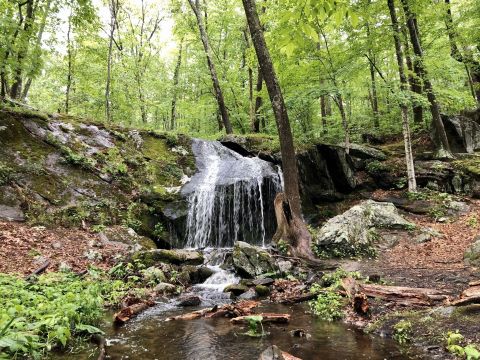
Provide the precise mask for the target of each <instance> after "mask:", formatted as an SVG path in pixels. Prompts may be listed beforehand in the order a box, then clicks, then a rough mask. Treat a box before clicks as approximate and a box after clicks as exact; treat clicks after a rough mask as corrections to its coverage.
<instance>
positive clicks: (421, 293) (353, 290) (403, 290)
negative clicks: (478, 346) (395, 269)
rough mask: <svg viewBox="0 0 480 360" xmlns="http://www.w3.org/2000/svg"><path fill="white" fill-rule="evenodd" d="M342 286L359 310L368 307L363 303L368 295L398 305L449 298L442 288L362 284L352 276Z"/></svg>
mask: <svg viewBox="0 0 480 360" xmlns="http://www.w3.org/2000/svg"><path fill="white" fill-rule="evenodd" d="M342 287H343V288H344V289H345V291H346V293H347V296H348V297H349V298H350V299H352V301H353V302H355V301H357V302H358V303H357V305H356V307H357V309H359V310H362V308H367V309H368V304H365V303H362V301H363V302H364V301H366V300H367V299H366V297H373V298H378V299H383V300H386V301H391V302H394V303H396V304H397V305H405V306H413V305H417V306H431V305H433V304H436V303H439V302H443V301H445V300H447V299H448V295H447V293H446V292H445V291H442V290H437V289H429V288H412V287H405V286H387V285H377V284H360V283H358V282H356V281H355V279H353V278H351V277H348V278H345V279H343V280H342ZM361 294H363V295H361ZM362 311H363V310H362Z"/></svg>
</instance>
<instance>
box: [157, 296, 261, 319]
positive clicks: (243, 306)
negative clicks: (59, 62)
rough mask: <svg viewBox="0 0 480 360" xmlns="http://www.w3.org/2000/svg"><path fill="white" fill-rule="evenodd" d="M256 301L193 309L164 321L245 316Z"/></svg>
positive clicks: (250, 311)
mask: <svg viewBox="0 0 480 360" xmlns="http://www.w3.org/2000/svg"><path fill="white" fill-rule="evenodd" d="M258 304H259V303H258V302H257V301H251V300H244V301H240V302H238V303H234V304H226V305H223V306H220V307H219V306H217V305H215V306H214V307H213V308H206V309H201V310H197V311H193V312H191V313H188V314H183V315H178V316H173V317H170V318H167V319H166V320H165V321H172V320H195V319H200V318H202V317H206V318H218V317H226V318H236V317H239V316H247V315H250V314H252V309H253V308H255V307H257V306H258Z"/></svg>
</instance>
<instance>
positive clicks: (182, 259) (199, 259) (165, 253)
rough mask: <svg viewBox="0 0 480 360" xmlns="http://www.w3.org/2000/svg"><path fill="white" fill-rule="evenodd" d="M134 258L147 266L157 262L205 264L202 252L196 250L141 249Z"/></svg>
mask: <svg viewBox="0 0 480 360" xmlns="http://www.w3.org/2000/svg"><path fill="white" fill-rule="evenodd" d="M133 258H134V260H138V261H140V262H141V263H142V264H144V265H145V266H147V267H150V266H153V265H155V264H156V263H162V262H163V263H168V264H174V265H201V264H203V255H202V253H200V252H198V251H194V250H166V249H158V250H150V251H140V252H138V253H136V254H135V255H134V256H133Z"/></svg>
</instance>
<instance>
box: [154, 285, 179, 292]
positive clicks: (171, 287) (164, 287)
mask: <svg viewBox="0 0 480 360" xmlns="http://www.w3.org/2000/svg"><path fill="white" fill-rule="evenodd" d="M153 290H154V291H155V292H156V293H157V294H173V293H175V291H176V290H177V288H176V286H175V285H172V284H169V283H163V282H162V283H160V284H157V286H155V288H154V289H153Z"/></svg>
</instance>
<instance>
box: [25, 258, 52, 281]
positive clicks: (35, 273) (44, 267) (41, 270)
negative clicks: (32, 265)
mask: <svg viewBox="0 0 480 360" xmlns="http://www.w3.org/2000/svg"><path fill="white" fill-rule="evenodd" d="M49 266H50V260H47V261H45V262H44V263H43V264H42V265H41V266H40V267H39V268H37V269H36V270H35V271H33V272H32V273H31V274H30V275H28V276H26V277H25V280H30V279H31V278H33V277H34V276H38V275H40V274H42V273H44V272H45V270H47V268H48V267H49Z"/></svg>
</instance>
